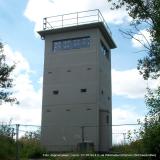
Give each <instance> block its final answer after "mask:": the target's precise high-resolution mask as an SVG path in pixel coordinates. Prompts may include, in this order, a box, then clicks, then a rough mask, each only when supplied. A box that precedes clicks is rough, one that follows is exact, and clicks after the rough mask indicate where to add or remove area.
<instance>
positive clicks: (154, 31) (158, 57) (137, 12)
mask: <svg viewBox="0 0 160 160" xmlns="http://www.w3.org/2000/svg"><path fill="white" fill-rule="evenodd" d="M108 2H111V3H112V8H111V9H113V10H114V9H120V8H125V9H126V11H127V12H128V15H129V16H130V17H131V18H132V22H131V23H130V25H131V29H130V30H128V31H122V32H123V33H124V34H125V35H128V36H129V37H130V38H135V37H134V34H135V33H138V34H139V31H140V28H141V27H142V26H143V27H145V28H146V29H147V31H148V32H149V33H150V36H151V37H152V38H151V42H150V43H147V44H144V43H143V42H142V41H140V40H138V39H136V40H137V41H139V42H140V43H141V44H142V45H143V46H144V47H145V49H146V56H145V57H144V58H142V59H140V60H139V61H138V66H137V68H138V70H139V71H140V74H142V75H143V77H144V79H148V78H154V79H156V78H158V77H159V76H160V28H159V26H160V9H159V8H160V1H159V0H117V1H115V0H108ZM142 36H143V38H145V39H146V37H145V35H142ZM146 41H147V42H149V40H148V39H146Z"/></svg>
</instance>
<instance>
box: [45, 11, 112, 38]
mask: <svg viewBox="0 0 160 160" xmlns="http://www.w3.org/2000/svg"><path fill="white" fill-rule="evenodd" d="M95 22H103V24H104V25H105V27H106V29H107V31H108V32H109V33H110V35H112V33H111V31H110V29H109V27H108V25H107V23H106V22H105V19H104V18H103V16H102V14H101V12H100V10H99V9H95V10H88V11H82V12H75V13H68V14H63V15H57V16H51V17H45V18H44V19H43V30H51V29H57V28H64V27H70V26H77V25H82V24H89V23H95Z"/></svg>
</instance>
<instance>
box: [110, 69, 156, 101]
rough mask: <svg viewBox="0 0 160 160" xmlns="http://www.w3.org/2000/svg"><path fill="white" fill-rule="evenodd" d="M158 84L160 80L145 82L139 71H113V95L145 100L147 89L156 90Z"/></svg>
mask: <svg viewBox="0 0 160 160" xmlns="http://www.w3.org/2000/svg"><path fill="white" fill-rule="evenodd" d="M158 83H159V81H158V80H157V81H156V80H148V81H145V80H144V79H143V78H142V76H141V75H140V74H139V72H138V70H137V69H130V70H125V71H118V70H115V69H113V70H112V92H113V95H118V96H125V97H127V98H144V95H145V93H146V87H150V88H155V87H157V85H158Z"/></svg>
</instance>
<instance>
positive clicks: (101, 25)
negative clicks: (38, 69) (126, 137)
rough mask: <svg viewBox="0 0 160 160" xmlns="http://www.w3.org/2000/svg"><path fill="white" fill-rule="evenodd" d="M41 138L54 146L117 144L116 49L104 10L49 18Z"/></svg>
mask: <svg viewBox="0 0 160 160" xmlns="http://www.w3.org/2000/svg"><path fill="white" fill-rule="evenodd" d="M43 27H44V28H43V30H42V31H39V32H38V33H39V34H40V35H41V37H42V38H43V39H44V40H45V60H44V76H43V102H42V127H41V130H42V131H41V142H42V144H43V145H44V146H45V147H46V149H47V150H49V151H74V150H76V149H77V147H78V146H80V145H81V144H86V145H87V144H90V145H91V146H92V148H93V149H94V150H95V151H103V152H105V151H108V150H109V148H110V147H111V146H112V102H111V100H112V95H111V51H110V50H111V49H113V48H116V45H115V43H114V41H113V39H112V35H111V32H110V30H109V28H108V27H107V24H106V23H105V21H104V18H103V17H102V15H101V13H100V11H99V10H90V11H85V12H77V13H71V14H64V15H60V16H54V17H48V18H44V23H43Z"/></svg>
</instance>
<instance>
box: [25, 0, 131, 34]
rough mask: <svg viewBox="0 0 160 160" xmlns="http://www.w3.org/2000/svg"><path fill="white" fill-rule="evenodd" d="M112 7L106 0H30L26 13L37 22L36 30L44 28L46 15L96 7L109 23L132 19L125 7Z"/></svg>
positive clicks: (31, 19)
mask: <svg viewBox="0 0 160 160" xmlns="http://www.w3.org/2000/svg"><path fill="white" fill-rule="evenodd" d="M73 6H74V7H73ZM110 7H111V4H110V3H107V1H106V0H95V1H94V2H93V1H92V0H81V1H75V0H67V1H66V0H52V1H51V0H41V1H39V0H29V1H28V4H27V6H26V9H25V11H24V15H25V16H26V17H27V18H28V19H29V20H30V21H31V22H34V23H35V32H36V31H38V30H42V21H43V18H44V17H49V16H55V15H60V14H65V13H72V12H78V11H85V10H90V9H95V8H98V9H100V10H101V12H102V14H103V16H104V17H105V20H106V21H107V22H109V23H114V24H121V23H124V22H128V21H130V18H129V16H128V14H127V13H126V11H125V9H120V10H117V11H111V10H110Z"/></svg>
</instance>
